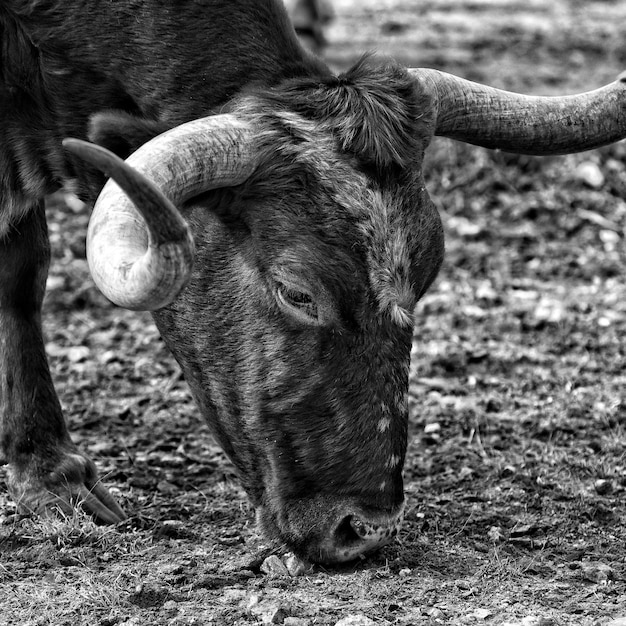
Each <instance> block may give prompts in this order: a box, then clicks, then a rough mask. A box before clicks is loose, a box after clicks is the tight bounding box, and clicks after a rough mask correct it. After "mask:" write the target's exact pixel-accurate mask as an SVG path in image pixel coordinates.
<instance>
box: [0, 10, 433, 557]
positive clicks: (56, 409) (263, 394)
mask: <svg viewBox="0 0 626 626" xmlns="http://www.w3.org/2000/svg"><path fill="white" fill-rule="evenodd" d="M0 29H1V32H0V36H1V39H2V49H1V52H0V54H1V55H2V56H1V58H0V115H1V119H2V124H1V125H0V198H1V201H2V206H1V207H0V419H1V421H0V435H1V444H2V445H1V453H2V454H3V455H4V458H5V460H6V461H8V462H9V463H11V465H12V468H13V469H12V472H13V473H12V476H13V483H14V488H15V490H16V495H17V496H18V497H23V498H25V500H26V501H28V499H29V498H31V499H33V501H34V500H36V494H35V495H33V494H31V493H30V492H29V490H31V489H32V490H36V489H37V488H40V486H41V484H43V485H44V486H46V487H47V488H48V489H50V490H51V491H52V492H54V491H55V489H56V486H55V484H53V483H54V481H52V482H51V483H50V484H48V482H49V481H50V480H51V477H52V479H54V478H55V477H56V478H57V480H58V477H59V476H61V477H62V478H63V480H70V481H71V480H73V479H74V478H75V479H76V480H78V481H80V480H81V477H84V475H87V476H95V470H94V468H93V465H92V464H91V462H90V461H88V460H87V459H85V458H84V457H82V456H77V454H78V453H77V451H76V450H75V448H74V447H73V444H72V443H71V440H70V439H69V436H68V434H67V431H66V428H65V425H64V420H63V416H62V413H61V409H60V406H59V402H58V400H57V397H56V394H55V392H54V388H53V386H52V382H51V378H50V374H49V370H48V366H47V362H46V358H45V353H44V348H43V341H42V338H41V329H40V308H41V300H42V297H43V290H44V284H45V277H46V273H47V266H48V262H49V251H48V242H47V234H46V227H45V217H44V213H43V210H42V197H43V195H44V194H45V193H48V192H50V191H53V190H54V189H55V188H57V187H58V186H59V185H60V184H61V183H62V182H63V181H64V180H68V179H69V180H74V179H78V182H79V187H78V189H79V192H80V193H81V194H82V195H83V197H85V198H87V199H89V200H93V199H94V197H95V195H96V194H97V192H98V191H99V189H100V187H101V185H102V183H103V180H102V179H101V178H100V176H99V175H95V174H93V173H91V174H89V173H88V172H87V173H85V170H84V169H83V168H79V167H78V166H77V164H76V163H72V162H70V161H68V159H67V156H66V155H65V154H64V153H63V152H62V150H61V147H60V142H61V139H62V138H63V137H66V136H74V137H86V136H88V135H89V136H90V137H91V138H92V139H95V140H97V141H98V142H100V143H103V144H104V145H107V146H109V147H110V148H112V149H114V150H115V151H116V152H118V153H120V154H121V155H122V156H127V154H128V153H129V152H130V151H132V150H133V149H135V148H136V147H138V145H140V144H141V143H143V142H144V141H145V140H146V139H148V138H149V137H150V136H152V135H154V134H157V133H158V132H160V131H161V130H164V129H166V128H169V127H173V126H176V125H178V124H180V123H182V122H184V121H187V120H190V119H194V118H197V117H201V116H204V115H207V114H211V113H215V112H217V111H222V110H232V111H236V112H237V113H239V114H242V115H247V116H248V118H249V119H252V120H254V123H255V124H256V125H257V126H258V127H259V128H261V129H262V131H263V132H262V133H260V136H259V139H258V140H257V141H258V146H257V149H258V151H259V152H260V154H261V155H262V157H261V158H260V163H261V164H260V165H259V167H258V169H257V171H256V172H255V174H254V175H253V176H252V177H251V178H250V179H249V180H248V181H246V183H245V184H243V185H240V186H238V187H235V188H229V189H222V190H216V191H213V192H210V193H207V194H206V195H205V196H203V197H202V198H200V199H195V200H194V201H193V202H191V203H189V204H188V205H187V206H185V207H182V210H183V213H184V215H185V217H186V218H187V220H188V221H189V223H190V224H191V226H192V230H193V232H194V236H195V240H196V249H197V255H196V263H195V270H194V274H193V276H192V279H191V282H190V284H189V285H188V286H187V288H186V289H185V290H184V291H183V292H182V294H181V295H180V296H179V298H177V299H176V300H175V301H174V302H173V304H171V305H170V306H168V307H166V308H164V309H162V310H160V311H157V312H155V313H154V318H155V320H156V323H157V325H158V327H159V330H160V331H161V334H162V335H163V337H164V339H165V341H166V343H167V344H168V346H169V348H170V349H171V350H172V352H173V354H174V355H175V357H176V358H177V360H178V361H179V363H180V364H181V366H182V368H183V371H184V374H185V377H186V379H187V381H188V382H189V384H190V386H191V389H192V391H193V394H194V397H195V399H196V401H197V402H198V405H199V407H200V409H201V411H202V413H203V414H204V415H205V416H206V417H207V419H208V420H209V423H210V424H211V426H212V429H213V432H214V434H215V436H216V438H217V439H218V441H219V442H220V443H221V445H222V446H223V447H224V449H225V450H226V452H227V453H228V455H229V456H230V458H231V459H232V460H233V462H234V464H235V465H236V467H237V468H238V470H239V473H240V475H241V478H242V482H243V484H244V487H245V488H246V491H247V492H248V494H249V496H250V498H251V500H252V502H253V504H254V505H255V506H257V507H258V510H259V521H260V523H261V526H262V527H263V528H264V529H265V530H266V532H267V533H268V534H269V535H271V536H275V537H277V538H279V539H281V540H282V541H285V542H287V544H288V545H289V546H290V547H291V548H292V549H295V550H297V551H298V552H299V553H301V554H304V555H306V556H308V557H309V558H314V559H315V558H322V559H323V558H324V554H323V553H321V552H320V553H315V552H312V550H318V549H319V550H321V548H319V547H318V546H319V545H320V544H321V542H322V539H323V537H322V535H323V534H324V533H325V532H327V531H328V528H327V525H328V524H327V521H326V520H327V518H332V517H333V515H332V513H333V511H334V510H335V509H337V515H339V514H340V513H341V511H340V509H341V508H342V507H343V508H345V507H346V506H348V508H350V507H352V509H353V510H363V509H364V508H368V509H372V510H376V511H390V512H391V511H395V510H397V509H398V506H399V505H400V503H401V502H402V499H403V495H402V479H401V471H402V462H403V460H404V453H405V448H406V424H407V402H406V394H407V385H408V368H409V357H410V345H411V334H412V324H411V322H410V311H411V309H412V308H413V306H414V305H415V303H416V301H417V299H418V298H419V297H420V295H421V294H422V293H423V292H424V291H425V290H426V289H427V287H428V286H429V285H430V283H431V282H432V280H433V279H434V276H435V275H436V272H437V269H438V267H439V264H440V261H441V256H442V251H443V244H442V237H441V226H440V223H439V219H438V217H437V216H436V212H435V211H434V209H433V207H432V204H431V203H430V201H429V199H428V196H427V194H426V191H425V189H424V184H423V180H422V177H421V173H420V170H421V158H422V155H423V150H424V148H425V145H426V142H427V137H428V135H429V132H430V129H429V127H428V125H429V123H430V122H429V120H428V119H422V120H421V121H417V122H416V121H415V120H420V110H421V109H420V107H423V105H424V103H423V102H421V100H420V96H419V95H418V94H417V93H415V90H414V87H413V84H412V81H411V80H410V78H409V77H408V75H407V74H406V73H405V72H404V71H403V70H401V69H400V68H398V67H396V66H394V65H391V64H388V63H380V62H376V61H374V60H372V59H365V60H364V61H362V62H361V63H360V64H359V65H358V66H357V67H355V68H354V69H353V70H352V71H351V72H349V73H348V74H347V75H345V76H343V77H338V78H337V77H334V76H332V74H331V73H330V72H329V71H328V69H327V68H326V67H325V66H324V65H323V64H322V63H321V62H319V61H318V60H316V59H315V58H313V57H310V56H309V55H308V54H307V53H306V52H304V51H303V50H302V49H301V48H300V46H299V44H298V42H297V40H296V38H295V35H294V33H293V30H292V28H291V26H290V25H289V24H288V22H287V17H286V14H285V13H284V10H283V9H282V6H281V5H280V3H278V2H272V1H270V0H266V1H262V0H240V1H238V2H222V1H220V0H205V1H201V0H196V1H193V2H192V1H185V2H176V3H171V2H165V1H157V0H151V1H143V2H142V1H138V0H124V1H120V2H110V3H102V2H99V1H97V0H90V1H85V2H78V1H73V2H72V1H70V0H64V1H63V2H61V1H59V2H48V1H35V0H33V1H30V2H28V1H26V0H24V1H18V0H7V1H5V2H4V3H3V4H2V6H0ZM110 110H116V111H117V113H115V115H114V117H113V118H112V119H114V120H117V121H114V122H113V124H112V125H111V123H110V119H111V118H109V122H106V121H103V120H104V119H105V118H103V117H102V118H101V121H100V124H99V125H98V124H96V123H94V122H90V119H92V116H93V115H94V114H97V113H102V112H107V111H110ZM131 116H132V117H131ZM233 207H235V208H233ZM285 276H287V277H288V279H289V277H293V276H295V277H297V278H298V280H301V281H304V282H305V283H306V285H307V286H308V288H309V289H310V291H311V292H312V293H314V294H317V295H319V297H320V298H321V299H322V300H323V301H324V302H326V303H327V305H325V306H326V310H327V312H328V315H329V316H330V321H327V322H326V323H323V324H320V325H319V326H317V327H311V326H307V325H303V324H302V323H299V322H298V321H297V320H294V319H291V318H289V316H286V315H285V313H284V311H282V310H281V308H280V306H279V304H278V301H277V297H276V289H277V288H276V285H277V284H282V282H281V281H283V280H284V277H285ZM346 502H347V503H348V504H347V505H346V504H345V503H346ZM329 511H330V514H329ZM309 544H310V545H309ZM310 546H313V547H312V548H311V547H310Z"/></svg>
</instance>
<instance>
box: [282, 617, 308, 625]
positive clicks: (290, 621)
mask: <svg viewBox="0 0 626 626" xmlns="http://www.w3.org/2000/svg"><path fill="white" fill-rule="evenodd" d="M310 623H311V621H310V620H308V619H305V618H304V617H286V618H285V621H284V622H283V625H284V626H309V625H310Z"/></svg>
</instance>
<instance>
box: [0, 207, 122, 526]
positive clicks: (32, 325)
mask: <svg viewBox="0 0 626 626" xmlns="http://www.w3.org/2000/svg"><path fill="white" fill-rule="evenodd" d="M49 262H50V245H49V241H48V231H47V225H46V219H45V213H44V207H43V203H40V204H39V205H37V206H36V207H35V208H33V209H32V210H31V211H30V212H28V213H27V214H26V216H25V217H23V218H22V219H21V220H19V221H17V222H16V223H14V224H12V225H11V227H10V228H9V229H6V232H5V233H4V234H2V233H0V463H4V464H6V463H8V464H9V490H10V492H11V494H12V496H13V497H14V499H15V501H16V503H17V505H18V510H21V511H34V512H38V513H42V512H49V511H53V510H61V511H63V512H65V513H70V512H71V511H72V509H73V507H74V506H76V505H77V504H79V505H80V506H81V507H82V508H83V509H84V510H85V511H87V512H88V513H90V514H91V515H93V516H94V517H95V518H96V519H97V520H98V521H101V522H105V523H115V522H118V521H120V520H122V519H124V517H125V516H124V512H123V511H122V509H121V508H120V507H119V506H118V504H117V503H116V502H115V500H114V499H113V498H112V497H111V495H110V494H109V492H108V491H107V490H106V488H105V487H104V486H103V485H102V484H101V483H100V482H99V479H98V474H97V471H96V468H95V465H94V464H93V463H92V462H91V461H90V460H89V459H88V458H87V457H86V456H84V455H83V454H81V453H80V452H79V451H78V449H77V448H76V446H75V445H74V444H73V443H72V441H71V439H70V436H69V434H68V432H67V427H66V425H65V420H64V418H63V413H62V411H61V405H60V403H59V400H58V398H57V395H56V392H55V390H54V386H53V384H52V378H51V376H50V369H49V366H48V361H47V358H46V354H45V350H44V342H43V335H42V330H41V305H42V301H43V296H44V291H45V283H46V277H47V274H48V266H49Z"/></svg>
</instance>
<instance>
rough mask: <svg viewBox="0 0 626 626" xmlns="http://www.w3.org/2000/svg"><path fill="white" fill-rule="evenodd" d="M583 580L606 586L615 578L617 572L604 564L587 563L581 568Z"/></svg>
mask: <svg viewBox="0 0 626 626" xmlns="http://www.w3.org/2000/svg"><path fill="white" fill-rule="evenodd" d="M581 570H582V574H583V578H584V579H585V580H589V581H591V582H592V583H600V584H606V583H607V582H608V581H609V580H612V579H613V578H614V577H615V570H614V569H613V568H612V567H610V566H609V565H605V564H604V563H594V562H591V563H588V562H585V563H583V564H582V566H581Z"/></svg>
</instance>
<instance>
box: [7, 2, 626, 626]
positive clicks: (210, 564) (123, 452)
mask: <svg viewBox="0 0 626 626" xmlns="http://www.w3.org/2000/svg"><path fill="white" fill-rule="evenodd" d="M334 7H335V10H336V19H335V22H334V24H333V25H332V26H331V27H330V28H329V30H328V39H329V46H328V49H327V50H326V56H327V58H328V60H329V62H330V63H332V64H333V65H334V66H335V67H337V68H343V67H346V66H347V65H349V64H350V63H351V62H352V61H354V60H355V59H356V58H357V57H358V55H359V54H360V53H362V52H363V51H365V50H369V49H377V50H379V51H381V52H385V53H389V54H391V55H393V56H395V57H396V58H398V59H399V60H401V61H402V62H404V63H406V64H407V65H410V66H427V67H437V68H439V69H443V70H446V71H450V72H453V73H456V74H459V75H461V76H464V77H466V78H471V79H474V80H479V81H482V82H487V83H490V84H493V85H495V86H499V87H505V88H508V89H513V90H518V91H526V92H532V93H543V94H549V93H553V94H559V93H565V92H573V91H579V90H587V89H591V88H595V87H599V86H601V85H602V84H605V83H607V82H610V81H612V80H614V79H615V78H616V77H617V75H618V74H619V73H620V72H621V71H622V70H623V69H626V36H625V32H624V31H625V29H626V1H624V0H613V1H611V0H604V1H600V0H551V1H550V2H546V1H544V0H524V1H523V2H521V1H519V0H456V1H455V0H431V1H430V2H429V3H428V4H427V3H421V2H413V1H409V0H405V1H402V0H376V1H374V0H358V1H357V0H334ZM427 159H428V165H427V168H428V171H427V180H428V185H429V189H430V192H431V195H432V196H433V197H434V198H436V199H437V202H438V204H439V206H440V208H441V213H442V216H443V222H444V225H445V229H446V236H447V260H446V263H445V266H444V268H443V270H442V272H441V274H440V277H439V279H438V280H437V282H436V284H435V285H434V287H433V288H432V289H431V291H430V292H429V294H428V295H427V296H426V297H425V298H424V299H423V301H422V302H421V303H420V305H419V308H418V314H417V320H418V323H417V327H416V330H415V337H414V350H413V351H414V355H413V362H412V371H411V387H410V437H409V440H410V445H409V452H408V456H407V463H406V468H405V484H406V494H407V514H406V521H405V524H404V527H403V530H402V532H401V533H400V536H399V538H398V540H397V542H396V543H395V544H393V545H391V546H389V547H387V548H385V549H384V550H382V551H381V552H379V553H377V554H375V555H373V556H371V557H369V558H367V559H363V560H362V561H360V562H358V563H352V564H350V565H348V566H345V567H342V568H337V569H329V568H322V567H315V568H313V569H310V570H309V571H306V572H305V573H304V574H303V575H300V576H296V577H293V576H290V575H289V574H285V573H284V572H283V573H281V571H280V568H279V567H275V568H274V569H272V570H270V573H269V574H268V573H266V572H265V571H263V570H266V569H267V567H266V566H262V563H263V562H264V558H265V557H267V556H268V551H267V549H266V547H265V546H264V545H263V541H262V539H261V538H259V537H258V536H257V535H256V533H255V529H254V520H253V511H252V510H251V508H250V506H249V505H248V504H247V501H246V498H245V494H244V493H243V492H242V490H241V488H240V486H239V484H238V482H237V479H236V477H235V475H234V473H233V470H232V467H231V466H230V465H229V463H228V461H227V460H226V459H225V457H224V455H223V453H222V452H221V451H220V449H219V448H218V447H217V446H216V445H215V444H214V443H213V441H212V440H211V438H210V436H209V434H208V432H207V428H206V426H205V425H204V424H203V422H202V420H201V419H200V417H199V415H198V411H197V410H196V408H195V406H194V405H193V403H192V402H191V400H190V396H189V393H188V391H187V388H186V386H185V383H184V381H183V380H182V379H181V376H180V372H179V369H178V366H177V365H176V364H175V363H174V361H173V359H172V358H171V357H170V356H169V355H168V353H167V352H166V350H165V348H164V346H163V344H162V342H161V340H160V339H159V337H158V334H157V332H156V330H155V329H154V326H153V324H152V322H151V319H150V317H149V316H148V315H147V314H137V313H132V312H127V311H123V310H120V309H117V308H114V307H113V306H111V305H109V304H108V303H107V302H106V300H105V299H104V298H103V297H102V296H101V295H99V294H98V293H97V291H96V290H95V288H94V287H93V286H92V283H91V281H90V278H89V275H88V270H87V266H86V261H85V258H84V257H85V251H84V236H85V229H86V223H87V219H88V213H87V211H86V210H85V209H84V208H83V207H82V206H81V205H79V204H76V203H75V202H69V203H64V202H61V201H60V200H59V198H56V199H55V200H53V201H52V202H51V203H50V206H49V213H50V231H51V237H52V242H53V246H54V264H53V267H52V271H51V274H50V279H49V284H48V288H49V289H48V296H47V301H46V318H45V331H46V336H47V342H48V351H49V354H50V355H51V363H52V368H53V373H54V376H55V379H56V381H57V383H58V390H59V393H60V397H61V401H62V403H63V406H64V408H65V410H66V414H67V418H68V421H69V423H70V427H71V430H72V432H73V435H74V437H75V440H76V441H77V442H78V443H79V445H80V446H81V447H82V448H83V449H84V450H86V451H87V452H88V453H89V454H90V455H91V456H92V458H95V459H96V460H97V463H98V466H99V468H100V470H101V472H102V473H103V474H105V475H106V483H107V485H108V486H110V487H111V488H112V490H113V492H114V493H115V494H116V495H117V496H118V498H119V499H120V501H121V502H122V503H123V505H124V507H125V509H126V510H127V511H129V512H132V513H133V514H134V516H133V517H132V518H131V519H130V520H129V521H128V522H127V523H124V524H120V525H118V526H117V527H96V526H94V525H93V524H92V523H91V522H90V521H89V520H87V519H85V518H84V517H81V516H80V515H77V516H76V517H75V518H74V519H69V520H62V521H42V520H37V519H28V518H26V519H24V518H21V517H19V516H17V515H16V514H15V509H14V507H13V505H12V504H11V503H10V502H9V501H8V499H7V497H6V492H5V489H4V488H3V487H2V485H3V481H4V474H3V473H2V471H3V470H2V468H0V624H1V625H3V626H6V625H24V626H31V625H32V626H34V625H45V624H55V626H63V625H72V626H78V625H83V624H89V625H90V626H114V625H116V626H122V625H125V626H131V625H132V626H143V625H144V624H145V625H166V624H167V625H170V624H171V625H180V626H183V625H188V624H189V625H191V624H219V625H230V624H245V625H248V624H270V623H271V624H285V625H291V626H312V625H318V624H319V625H337V626H350V625H352V626H366V625H369V624H394V625H406V626H408V625H422V624H423V625H431V624H432V625H434V624H472V625H473V624H490V625H494V626H504V625H505V624H508V625H509V626H569V625H571V626H592V625H593V626H604V625H607V624H609V623H612V621H613V620H617V618H619V617H621V618H624V619H626V400H625V398H624V389H625V382H626V367H625V352H626V344H625V340H624V336H625V334H626V284H625V278H626V248H625V245H624V237H625V235H626V145H625V144H624V143H623V142H622V143H621V144H618V145H614V146H611V147H607V148H603V149H601V150H597V151H593V152H588V153H585V154H581V155H575V156H568V157H551V158H547V159H537V158H530V157H516V156H511V155H506V154H502V153H493V152H489V151H486V150H482V149H479V148H474V147H470V146H466V145H459V144H455V143H453V142H449V141H444V140H440V141H437V142H436V143H435V145H433V146H432V147H431V149H430V155H429V158H428V157H427ZM265 563H266V564H267V563H268V561H265ZM617 623H620V624H622V626H623V624H624V623H626V622H624V621H622V622H615V624H617Z"/></svg>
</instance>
